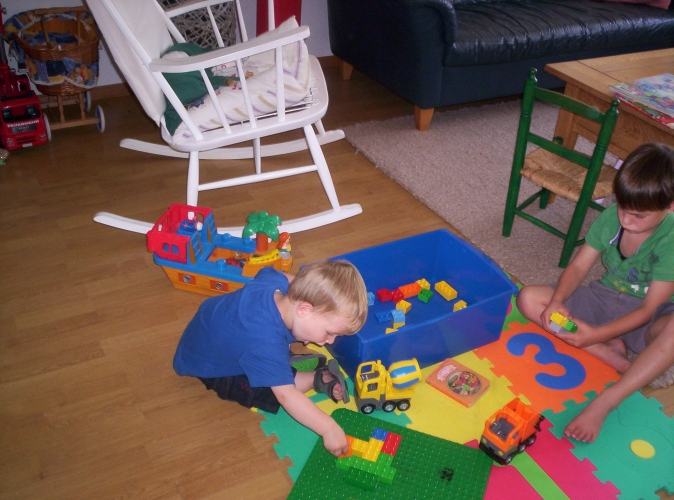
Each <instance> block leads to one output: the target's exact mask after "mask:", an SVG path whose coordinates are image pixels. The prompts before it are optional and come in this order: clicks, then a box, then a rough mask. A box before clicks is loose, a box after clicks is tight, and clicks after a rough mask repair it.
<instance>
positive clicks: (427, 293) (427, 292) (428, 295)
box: [417, 288, 433, 304]
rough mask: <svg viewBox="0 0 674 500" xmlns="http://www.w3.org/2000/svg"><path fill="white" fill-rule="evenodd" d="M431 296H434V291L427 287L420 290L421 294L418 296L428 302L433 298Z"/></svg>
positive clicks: (422, 300)
mask: <svg viewBox="0 0 674 500" xmlns="http://www.w3.org/2000/svg"><path fill="white" fill-rule="evenodd" d="M431 297H433V292H431V291H430V290H426V289H425V288H424V289H423V290H421V291H420V292H419V295H417V298H418V299H419V300H420V301H421V302H425V303H426V304H428V301H429V300H431Z"/></svg>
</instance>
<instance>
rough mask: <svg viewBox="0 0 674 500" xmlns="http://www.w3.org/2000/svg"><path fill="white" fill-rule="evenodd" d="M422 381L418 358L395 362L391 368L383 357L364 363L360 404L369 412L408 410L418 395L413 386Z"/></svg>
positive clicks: (358, 384)
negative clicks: (414, 397) (382, 361)
mask: <svg viewBox="0 0 674 500" xmlns="http://www.w3.org/2000/svg"><path fill="white" fill-rule="evenodd" d="M420 381H421V369H420V368H419V363H418V362H417V360H416V359H410V360H405V361H398V362H396V363H393V364H391V366H390V367H389V369H388V371H387V370H386V369H385V368H384V365H382V363H381V361H379V360H377V361H368V362H366V363H362V364H361V365H360V366H359V367H358V370H357V371H356V406H358V410H359V411H362V412H363V413H365V414H370V413H372V412H373V411H374V410H379V409H382V410H384V411H386V412H391V411H393V410H395V409H396V408H398V409H399V410H400V411H406V410H407V409H408V408H409V407H410V399H411V398H412V396H413V395H414V389H413V388H412V386H414V385H415V384H417V383H418V382H420Z"/></svg>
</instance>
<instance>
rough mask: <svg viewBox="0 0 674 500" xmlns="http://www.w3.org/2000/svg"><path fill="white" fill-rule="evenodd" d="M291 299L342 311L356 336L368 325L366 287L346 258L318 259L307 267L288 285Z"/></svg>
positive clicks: (325, 308)
mask: <svg viewBox="0 0 674 500" xmlns="http://www.w3.org/2000/svg"><path fill="white" fill-rule="evenodd" d="M288 298H289V299H290V300H292V301H295V302H308V303H309V304H311V305H312V306H313V307H314V309H316V310H317V311H318V312H320V313H334V314H339V315H340V316H343V317H345V318H347V319H349V320H350V322H351V323H350V328H349V331H348V332H339V334H340V335H353V334H354V333H356V332H357V331H358V330H360V329H361V328H362V327H363V325H364V324H365V320H366V319H367V312H368V303H367V289H366V288H365V282H364V281H363V277H362V276H361V275H360V273H359V272H358V269H356V267H355V266H354V265H353V264H351V263H350V262H348V261H346V260H319V261H316V262H312V263H311V264H307V265H306V266H304V267H303V268H302V269H301V270H300V272H298V273H297V276H295V278H294V279H293V280H292V281H291V282H290V285H289V286H288Z"/></svg>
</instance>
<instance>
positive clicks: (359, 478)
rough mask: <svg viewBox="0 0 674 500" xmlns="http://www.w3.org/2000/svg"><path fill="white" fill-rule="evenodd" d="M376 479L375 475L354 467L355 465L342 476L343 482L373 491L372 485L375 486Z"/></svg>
mask: <svg viewBox="0 0 674 500" xmlns="http://www.w3.org/2000/svg"><path fill="white" fill-rule="evenodd" d="M378 481H379V480H378V479H377V476H375V475H374V474H370V473H369V472H365V471H363V470H360V469H356V468H355V467H353V468H351V469H349V472H347V473H346V477H345V478H344V482H346V483H349V484H352V485H354V486H358V487H359V488H362V489H364V490H367V491H374V487H375V486H377V482H378Z"/></svg>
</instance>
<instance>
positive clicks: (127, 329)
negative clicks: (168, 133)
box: [0, 68, 674, 500]
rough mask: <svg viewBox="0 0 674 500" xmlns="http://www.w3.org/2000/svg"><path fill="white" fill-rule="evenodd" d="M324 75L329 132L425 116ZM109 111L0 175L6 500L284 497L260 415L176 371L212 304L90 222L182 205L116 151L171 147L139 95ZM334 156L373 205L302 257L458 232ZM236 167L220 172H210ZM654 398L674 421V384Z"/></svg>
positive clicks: (180, 179)
mask: <svg viewBox="0 0 674 500" xmlns="http://www.w3.org/2000/svg"><path fill="white" fill-rule="evenodd" d="M326 76H327V78H328V81H329V86H330V92H331V94H330V100H331V101H330V108H329V111H328V115H327V117H326V119H325V120H324V123H325V125H326V127H327V128H334V127H339V126H344V125H347V124H350V123H355V122H359V121H366V120H381V119H386V118H390V117H393V116H402V115H405V116H408V117H409V121H410V127H412V126H413V118H412V109H411V106H410V105H409V104H407V103H405V102H404V101H402V100H400V99H399V98H397V97H395V96H394V95H392V94H391V93H390V92H388V91H386V90H385V89H383V88H382V87H380V86H378V85H377V84H374V83H373V82H372V81H370V80H369V79H367V78H365V77H363V76H362V75H360V74H359V73H357V72H354V75H353V78H352V80H351V81H348V82H342V81H341V80H339V78H338V73H337V69H336V68H328V69H327V70H326ZM96 104H101V105H102V106H103V108H104V111H105V116H106V123H107V128H106V130H105V132H104V133H103V134H101V133H99V132H98V131H97V130H96V127H95V126H85V127H77V128H72V129H66V130H58V131H55V132H54V134H53V140H52V142H51V143H50V144H48V145H46V146H41V147H36V148H31V149H26V150H21V151H16V152H12V154H11V156H10V158H9V160H8V164H7V166H6V167H4V168H0V206H1V207H2V211H1V215H0V217H1V218H2V227H3V235H4V236H3V237H2V238H1V239H0V249H1V251H0V271H1V274H0V276H2V279H1V280H0V325H1V326H0V331H1V335H0V419H1V420H0V433H1V434H0V499H30V500H35V499H67V500H70V499H87V500H90V499H96V500H104V499H112V498H116V499H117V498H124V499H148V500H153V499H164V500H179V499H182V500H186V499H264V500H269V499H280V498H285V497H286V496H287V494H288V492H289V491H290V489H291V487H292V482H291V481H290V479H289V476H288V474H287V472H286V469H287V467H289V466H290V465H291V464H290V462H289V460H288V459H285V460H279V459H278V458H277V456H276V454H275V452H274V450H273V448H272V446H273V444H274V442H276V439H275V437H267V436H265V435H264V434H263V432H262V431H261V429H260V425H259V422H260V420H261V417H260V416H259V415H258V414H256V413H253V412H251V411H249V410H246V409H244V408H242V407H239V406H238V405H236V404H232V403H225V402H222V401H220V400H218V399H217V397H215V396H214V395H213V394H212V393H210V394H209V393H207V392H206V391H205V390H204V388H203V387H202V386H201V383H200V382H198V381H197V380H195V379H191V378H181V377H178V376H177V375H176V374H175V373H174V372H173V369H172V366H171V362H172V357H173V353H174V349H175V346H176V343H177V342H178V339H179V337H180V335H181V333H182V331H183V328H184V327H185V325H186V323H187V322H188V321H189V319H190V318H191V317H192V315H193V314H194V312H195V311H196V309H197V307H198V305H199V304H200V303H201V302H202V300H203V297H202V296H200V295H196V294H191V293H187V292H181V291H177V290H174V289H173V288H172V287H171V285H170V284H169V281H168V279H167V278H166V276H165V275H164V274H163V272H162V270H161V269H160V268H159V267H157V266H155V265H154V264H153V263H152V256H151V254H149V253H148V252H147V251H146V250H145V238H144V236H143V235H139V234H133V233H128V232H124V231H121V230H116V229H113V228H110V227H106V226H102V225H99V224H96V223H94V222H93V221H92V217H93V215H94V214H95V213H96V212H98V211H101V210H104V211H111V212H114V213H118V214H121V215H124V216H127V217H132V218H137V219H142V220H147V221H154V220H155V219H156V218H157V217H158V216H159V215H160V214H161V213H162V212H163V211H164V210H165V209H166V208H167V207H168V205H169V204H170V203H173V202H183V201H184V197H185V191H184V189H185V177H186V161H185V160H177V159H164V158H160V157H153V156H150V155H146V154H143V153H137V152H133V151H128V150H123V149H121V148H120V147H119V146H118V144H119V141H120V139H122V138H123V137H136V138H148V139H153V140H156V141H157V142H159V134H158V131H157V129H156V127H155V126H154V124H153V123H151V122H150V121H149V120H148V119H147V118H145V116H144V115H143V114H142V112H141V110H140V108H139V106H138V105H137V104H136V102H135V101H134V100H133V99H132V98H129V97H127V98H120V99H116V100H114V101H113V100H104V101H100V102H95V103H94V105H96ZM324 151H325V153H326V156H327V159H328V164H329V165H330V168H331V171H332V175H333V178H334V180H335V183H336V188H337V193H338V195H339V198H340V201H341V202H342V203H345V204H348V203H360V204H361V205H362V206H363V214H361V215H360V216H358V217H355V218H352V219H349V220H346V221H343V222H339V223H336V224H333V225H330V226H327V227H324V228H319V229H315V230H312V231H309V232H305V233H297V234H295V235H293V236H292V244H293V251H294V255H295V259H296V266H300V265H302V264H304V263H307V262H310V261H312V260H315V259H320V258H325V257H330V256H333V255H336V254H341V253H344V252H349V251H352V250H356V249H359V248H363V247H367V246H371V245H376V244H379V243H383V242H386V241H390V240H394V239H398V238H401V237H405V236H410V235H413V234H418V233H421V232H425V231H429V230H434V229H438V228H443V227H449V226H448V225H447V223H446V222H445V221H443V220H442V219H440V218H439V217H438V216H436V215H435V214H434V213H433V212H431V211H430V210H428V209H427V208H426V207H424V206H423V205H422V204H420V203H419V202H418V201H416V200H415V199H414V198H413V197H412V196H411V195H409V194H408V193H406V192H405V191H404V190H403V189H402V188H400V187H399V186H398V185H397V184H395V183H394V182H393V181H391V180H390V179H388V178H387V177H386V176H385V175H384V174H382V173H381V172H380V171H378V170H377V169H376V168H375V167H374V166H373V165H372V164H371V163H370V162H369V161H368V160H366V159H365V158H364V157H363V156H362V155H360V154H357V153H356V152H355V150H354V148H353V147H352V146H350V145H349V144H348V143H347V142H346V141H340V142H337V143H333V144H330V145H328V146H326V147H325V148H324ZM303 158H304V156H303V155H301V154H295V155H290V156H289V157H288V158H284V159H282V160H280V161H281V162H289V161H299V162H303ZM277 164H282V163H274V164H272V166H273V165H277ZM248 168H249V167H248V165H247V164H246V163H245V162H236V164H235V165H234V166H233V167H232V171H235V172H240V171H244V169H248ZM223 171H224V170H223V169H222V168H221V167H218V166H215V165H208V168H207V169H206V171H205V172H204V175H203V177H204V178H210V177H211V176H214V175H215V174H217V173H222V172H223ZM200 204H202V205H204V206H210V207H212V208H213V209H214V211H215V218H216V222H217V223H218V224H219V225H238V224H242V222H243V221H244V219H245V217H246V215H247V214H249V213H250V212H253V211H259V210H263V209H264V210H268V211H269V212H272V213H276V214H279V215H280V216H281V217H283V218H294V217H299V216H302V215H306V214H308V213H311V212H313V211H317V210H325V209H327V208H328V201H327V198H325V196H323V193H322V190H321V187H320V184H319V182H318V180H317V179H316V178H314V175H313V174H310V175H307V176H304V177H303V178H295V179H284V180H280V181H273V182H272V183H263V184H257V185H252V186H249V187H240V188H230V189H229V190H228V191H221V192H217V191H214V192H208V193H204V194H202V196H201V197H200ZM649 393H655V394H656V396H657V397H658V398H659V399H660V400H661V401H663V402H664V403H665V405H666V412H667V413H668V414H669V415H672V414H673V413H674V392H673V391H672V390H671V388H670V389H669V390H661V391H655V392H653V391H649Z"/></svg>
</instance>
